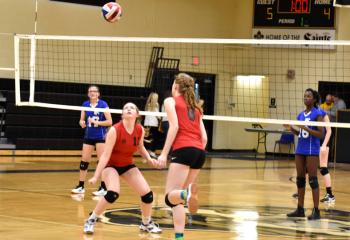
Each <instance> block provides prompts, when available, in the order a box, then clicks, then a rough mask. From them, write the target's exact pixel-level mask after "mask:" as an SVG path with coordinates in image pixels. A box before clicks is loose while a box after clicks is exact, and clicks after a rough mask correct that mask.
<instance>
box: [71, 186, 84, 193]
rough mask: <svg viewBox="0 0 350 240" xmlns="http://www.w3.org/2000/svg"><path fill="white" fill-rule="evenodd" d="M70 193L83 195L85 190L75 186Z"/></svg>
mask: <svg viewBox="0 0 350 240" xmlns="http://www.w3.org/2000/svg"><path fill="white" fill-rule="evenodd" d="M71 192H72V193H75V194H82V193H85V189H84V187H82V186H76V187H75V188H73V189H72V191H71Z"/></svg>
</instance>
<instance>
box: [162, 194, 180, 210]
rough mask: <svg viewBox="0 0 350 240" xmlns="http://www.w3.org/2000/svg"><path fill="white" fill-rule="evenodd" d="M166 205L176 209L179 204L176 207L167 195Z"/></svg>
mask: <svg viewBox="0 0 350 240" xmlns="http://www.w3.org/2000/svg"><path fill="white" fill-rule="evenodd" d="M165 204H166V205H168V206H169V207H171V208H173V207H176V206H177V205H178V204H176V205H174V204H172V203H171V202H170V201H169V198H168V194H167V195H165Z"/></svg>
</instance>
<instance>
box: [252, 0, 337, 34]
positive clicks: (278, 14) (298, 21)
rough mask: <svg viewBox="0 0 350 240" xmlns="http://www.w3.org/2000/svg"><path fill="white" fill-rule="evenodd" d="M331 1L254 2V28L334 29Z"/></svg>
mask: <svg viewBox="0 0 350 240" xmlns="http://www.w3.org/2000/svg"><path fill="white" fill-rule="evenodd" d="M334 11H335V10H334V7H333V0H254V27H281V28H334V15H335V14H334Z"/></svg>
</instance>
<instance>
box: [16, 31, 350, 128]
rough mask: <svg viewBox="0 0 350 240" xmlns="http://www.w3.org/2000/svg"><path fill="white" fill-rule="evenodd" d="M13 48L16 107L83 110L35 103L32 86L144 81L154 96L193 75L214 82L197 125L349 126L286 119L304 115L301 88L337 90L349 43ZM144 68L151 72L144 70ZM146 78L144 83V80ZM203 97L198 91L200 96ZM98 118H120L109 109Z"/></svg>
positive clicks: (48, 38) (79, 39) (141, 84)
mask: <svg viewBox="0 0 350 240" xmlns="http://www.w3.org/2000/svg"><path fill="white" fill-rule="evenodd" d="M314 37H315V38H316V39H317V37H318V36H314ZM14 43H15V44H14V45H15V81H16V104H17V105H18V106H37V107H46V108H57V109H69V110H91V109H90V108H84V107H80V104H81V103H78V104H77V103H72V104H71V105H68V104H61V103H52V102H49V100H47V99H44V98H40V99H37V98H39V96H40V95H38V94H36V90H35V81H37V80H45V81H53V82H65V83H83V84H96V85H99V84H104V85H113V86H123V87H125V88H127V91H130V89H134V90H135V89H136V88H137V89H141V88H142V89H145V86H146V84H145V83H146V81H148V80H149V79H150V82H149V83H148V84H147V86H146V87H149V88H150V90H151V91H157V92H158V93H162V91H165V90H166V87H168V88H169V86H170V85H171V83H172V81H173V79H174V75H176V74H177V73H178V72H177V71H180V72H188V73H190V75H191V74H194V75H196V73H198V72H200V73H210V74H214V75H215V76H216V80H215V81H216V85H215V100H214V103H212V104H213V108H214V114H212V115H205V116H204V119H207V120H215V121H229V122H248V123H264V124H293V125H308V126H332V127H344V128H350V124H349V123H336V122H332V123H323V122H308V123H305V122H299V121H295V120H294V119H296V116H297V114H298V113H299V112H300V111H302V109H304V105H303V100H302V99H303V93H304V91H305V89H306V88H309V87H311V88H313V89H317V88H318V86H317V83H318V82H319V81H334V79H335V80H336V82H341V83H342V84H343V83H345V82H346V79H349V78H350V68H349V67H348V66H350V58H349V54H350V41H339V40H337V41H325V40H261V39H210V38H142V37H92V36H55V35H37V34H33V35H15V38H14ZM155 46H156V47H162V48H164V52H163V54H162V55H161V56H160V57H158V58H157V59H156V60H155V62H154V64H151V65H150V64H149V60H150V57H151V54H152V49H153V47H155ZM193 56H198V58H200V59H201V60H200V65H199V66H197V65H193V64H192V60H193ZM173 60H178V61H179V68H172V67H171V66H168V65H167V64H168V63H171V62H173ZM337 61H341V64H338V63H337ZM150 66H152V67H154V69H153V70H154V71H148V70H149V69H148V68H149V67H150ZM290 69H296V71H295V72H296V73H295V78H292V79H290V78H287V71H289V70H290ZM150 72H151V75H152V76H148V75H149V73H150ZM164 77H166V80H165V79H164ZM21 80H27V81H28V80H29V99H28V101H22V100H21V93H20V89H21V88H20V83H21ZM169 83H170V85H169ZM209 83H212V81H211V80H210V81H208V80H206V79H204V81H203V82H200V83H199V85H200V86H203V85H204V87H205V86H206V84H209ZM157 84H158V85H157ZM41 91H43V90H41ZM49 91H50V92H54V89H50V90H49ZM135 91H136V90H135ZM204 93H205V91H204V92H203V90H201V97H202V96H204ZM118 94H119V93H118ZM133 95H134V96H137V94H136V93H134V94H133ZM117 96H118V95H117ZM270 98H275V99H276V103H277V106H274V108H269V105H270ZM205 104H206V103H205ZM207 104H210V103H208V102H207ZM99 111H101V112H105V111H108V112H111V113H119V114H120V113H121V112H122V110H121V108H113V106H111V109H105V110H102V109H101V110H99ZM140 114H141V115H156V116H165V113H154V112H144V111H141V112H140Z"/></svg>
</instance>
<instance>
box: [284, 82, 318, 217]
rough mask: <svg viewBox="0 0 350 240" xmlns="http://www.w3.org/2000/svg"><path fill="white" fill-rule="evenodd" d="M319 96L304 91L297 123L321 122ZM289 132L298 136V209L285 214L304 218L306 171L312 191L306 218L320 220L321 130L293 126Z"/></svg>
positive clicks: (311, 90) (296, 158)
mask: <svg viewBox="0 0 350 240" xmlns="http://www.w3.org/2000/svg"><path fill="white" fill-rule="evenodd" d="M318 102H319V95H318V93H317V92H316V91H314V90H313V89H310V88H308V89H306V90H305V93H304V104H305V106H306V109H305V110H304V111H302V112H301V113H299V115H298V117H297V119H298V120H299V121H307V122H309V121H323V116H322V113H321V112H320V110H319V109H318V108H317V103H318ZM287 127H288V128H289V130H290V131H291V132H293V133H294V134H295V135H298V145H297V149H296V151H295V165H296V170H297V187H298V207H297V209H296V210H295V211H293V212H291V213H289V214H287V216H288V217H305V211H304V196H305V186H306V179H305V176H306V171H307V173H308V175H309V184H310V187H311V189H312V198H313V203H314V208H313V210H312V214H311V215H310V216H308V219H309V220H316V219H320V218H321V216H320V211H319V209H318V205H319V197H320V196H319V186H318V179H317V168H318V164H319V154H320V139H321V138H323V128H322V127H314V126H304V125H302V126H299V129H298V130H297V129H295V128H294V127H293V126H290V125H288V126H287Z"/></svg>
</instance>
